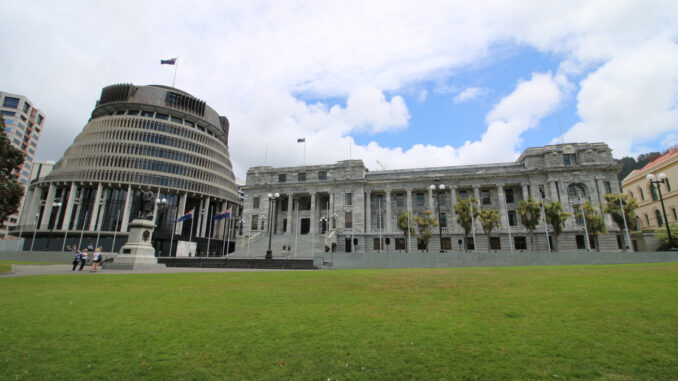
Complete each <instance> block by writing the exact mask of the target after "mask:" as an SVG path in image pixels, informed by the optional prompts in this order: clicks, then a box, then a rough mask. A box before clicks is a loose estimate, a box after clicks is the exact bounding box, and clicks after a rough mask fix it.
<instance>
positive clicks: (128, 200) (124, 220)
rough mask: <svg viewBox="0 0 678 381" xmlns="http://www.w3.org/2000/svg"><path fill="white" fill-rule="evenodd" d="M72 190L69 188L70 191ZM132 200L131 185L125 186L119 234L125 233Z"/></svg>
mask: <svg viewBox="0 0 678 381" xmlns="http://www.w3.org/2000/svg"><path fill="white" fill-rule="evenodd" d="M72 189H73V188H71V191H72ZM133 200H134V192H132V185H131V184H130V185H128V186H127V197H126V198H125V207H124V210H123V211H122V223H121V224H120V232H121V233H123V232H126V231H127V224H128V222H129V215H130V213H131V212H132V201H133Z"/></svg>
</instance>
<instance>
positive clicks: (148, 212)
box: [139, 190, 155, 221]
mask: <svg viewBox="0 0 678 381" xmlns="http://www.w3.org/2000/svg"><path fill="white" fill-rule="evenodd" d="M141 199H142V203H141V210H140V211H139V212H140V213H139V214H140V218H141V219H144V220H149V221H150V220H153V207H154V206H155V195H154V194H153V192H151V191H150V190H142V191H141Z"/></svg>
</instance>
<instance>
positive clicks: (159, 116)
mask: <svg viewBox="0 0 678 381" xmlns="http://www.w3.org/2000/svg"><path fill="white" fill-rule="evenodd" d="M155 119H161V120H168V119H169V115H167V114H155Z"/></svg>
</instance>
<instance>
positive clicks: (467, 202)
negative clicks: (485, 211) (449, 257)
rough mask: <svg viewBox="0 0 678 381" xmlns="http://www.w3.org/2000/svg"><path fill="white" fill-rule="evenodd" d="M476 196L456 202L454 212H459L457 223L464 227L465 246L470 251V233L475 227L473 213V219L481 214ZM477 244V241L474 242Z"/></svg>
mask: <svg viewBox="0 0 678 381" xmlns="http://www.w3.org/2000/svg"><path fill="white" fill-rule="evenodd" d="M477 203H478V202H477V201H476V199H475V197H471V198H466V199H462V200H460V201H459V202H457V203H456V204H454V212H455V213H456V214H457V223H458V224H459V225H460V226H461V227H462V228H464V248H465V249H466V251H468V235H469V233H470V232H471V229H473V225H472V221H473V220H472V219H471V213H473V219H475V218H477V217H478V216H479V215H480V211H478V207H477V206H476V205H477ZM473 244H474V245H475V242H474V243H473Z"/></svg>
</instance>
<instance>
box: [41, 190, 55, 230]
mask: <svg viewBox="0 0 678 381" xmlns="http://www.w3.org/2000/svg"><path fill="white" fill-rule="evenodd" d="M55 194H56V186H54V184H50V185H49V190H48V191H47V199H46V200H45V209H44V211H43V212H42V217H41V218H40V222H39V223H38V226H40V229H43V230H44V229H48V227H47V225H48V224H49V217H50V216H51V215H52V204H53V203H54V195H55Z"/></svg>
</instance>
